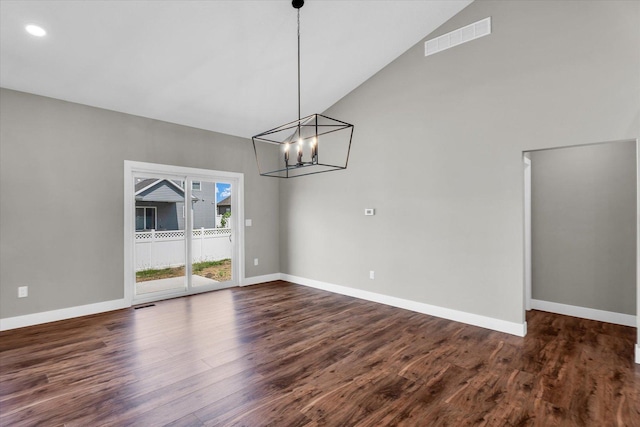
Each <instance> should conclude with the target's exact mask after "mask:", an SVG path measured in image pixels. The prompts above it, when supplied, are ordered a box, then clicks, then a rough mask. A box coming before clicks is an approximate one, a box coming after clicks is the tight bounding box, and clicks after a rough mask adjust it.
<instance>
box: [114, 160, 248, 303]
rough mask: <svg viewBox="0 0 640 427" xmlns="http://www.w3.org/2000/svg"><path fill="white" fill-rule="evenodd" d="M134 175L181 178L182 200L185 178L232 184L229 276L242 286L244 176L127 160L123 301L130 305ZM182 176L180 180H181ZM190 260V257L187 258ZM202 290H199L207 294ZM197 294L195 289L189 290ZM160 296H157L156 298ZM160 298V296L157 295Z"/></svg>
mask: <svg viewBox="0 0 640 427" xmlns="http://www.w3.org/2000/svg"><path fill="white" fill-rule="evenodd" d="M134 175H146V176H149V175H150V176H153V175H163V176H167V175H168V176H173V177H176V179H185V190H186V191H185V193H186V200H189V199H190V197H191V188H190V187H189V188H187V187H188V186H187V185H186V178H187V177H189V178H191V179H196V180H198V179H200V180H203V181H207V180H214V179H215V178H225V179H229V180H230V181H232V183H234V184H236V185H235V187H236V188H234V189H233V191H234V197H233V198H232V204H233V205H234V206H232V211H233V210H234V209H235V212H234V217H235V218H236V219H235V220H234V221H232V230H233V231H232V236H233V238H235V239H237V240H236V241H237V244H236V245H235V253H234V254H233V261H234V262H233V265H232V268H233V273H232V277H234V279H233V280H234V283H235V284H237V285H242V284H243V283H244V281H245V277H244V271H245V265H244V261H245V260H244V227H243V225H244V174H242V173H236V172H224V171H214V170H208V169H197V168H189V167H183V166H172V165H163V164H159V163H145V162H135V161H130V160H125V161H124V299H125V301H127V302H128V303H129V305H132V304H133V303H134V297H135V292H134V288H135V268H134V264H133V256H134V248H135V246H134V245H135V200H134ZM181 177H182V178H181ZM185 221H187V222H189V224H190V223H191V220H190V218H189V215H186V217H185ZM186 246H187V256H188V255H190V253H191V248H190V247H189V245H186ZM189 259H190V258H189ZM186 264H187V266H186V269H185V274H190V267H191V266H190V265H189V264H190V263H186ZM207 290H208V289H205V290H203V291H207ZM192 291H193V292H192V293H197V292H198V290H192ZM159 296H160V295H159ZM160 297H162V296H160ZM152 299H154V300H157V299H159V298H158V297H153V298H149V300H152ZM141 302H145V301H144V300H138V299H136V300H135V303H141Z"/></svg>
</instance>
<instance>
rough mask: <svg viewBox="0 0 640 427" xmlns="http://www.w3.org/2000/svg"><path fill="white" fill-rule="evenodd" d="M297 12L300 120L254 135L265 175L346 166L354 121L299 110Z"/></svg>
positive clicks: (298, 3) (299, 2) (296, 3)
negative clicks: (352, 122) (302, 113)
mask: <svg viewBox="0 0 640 427" xmlns="http://www.w3.org/2000/svg"><path fill="white" fill-rule="evenodd" d="M291 4H292V5H293V7H294V8H295V9H296V10H297V13H298V120H294V121H292V122H289V123H286V124H284V125H281V126H278V127H276V128H273V129H271V130H268V131H265V132H262V133H259V134H258V135H255V136H253V137H252V138H251V139H252V141H253V149H254V151H255V155H256V162H257V163H258V171H259V172H260V175H262V176H270V177H275V178H295V177H298V176H303V175H312V174H316V173H323V172H331V171H335V170H342V169H346V168H347V163H348V161H349V152H350V150H351V139H352V137H353V125H351V124H349V123H346V122H343V121H341V120H337V119H332V118H331V117H327V116H325V115H323V114H311V115H309V116H306V117H301V114H300V111H301V110H300V8H301V7H302V6H303V5H304V0H293V1H292V2H291Z"/></svg>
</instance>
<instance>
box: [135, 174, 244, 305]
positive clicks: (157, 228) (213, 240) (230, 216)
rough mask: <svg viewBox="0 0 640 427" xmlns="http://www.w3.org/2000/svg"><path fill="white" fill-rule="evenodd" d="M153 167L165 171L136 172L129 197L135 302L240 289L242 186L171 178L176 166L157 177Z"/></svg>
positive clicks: (208, 177) (200, 177)
mask: <svg viewBox="0 0 640 427" xmlns="http://www.w3.org/2000/svg"><path fill="white" fill-rule="evenodd" d="M130 163H134V162H130ZM145 165H146V164H145ZM152 166H157V167H160V166H163V165H151V166H149V168H145V167H140V170H136V169H135V168H132V171H131V175H130V179H129V180H128V181H129V184H130V188H128V191H126V193H128V194H127V195H126V196H127V197H128V198H129V202H128V204H127V205H128V208H127V210H126V211H125V216H126V215H127V212H129V215H131V217H132V218H131V220H130V221H127V220H126V218H125V223H128V224H129V232H130V233H127V234H128V235H129V237H127V238H131V240H132V241H133V242H132V246H133V247H132V248H131V250H129V252H130V255H131V258H132V260H131V263H129V265H131V270H133V271H131V273H130V274H131V276H133V277H134V279H133V280H132V283H133V286H132V302H133V303H135V304H139V303H143V302H148V301H153V300H159V299H164V298H172V297H176V296H182V295H189V294H193V293H198V292H204V291H209V290H215V289H222V288H226V287H230V286H237V285H238V284H239V277H238V276H239V274H238V272H239V271H240V269H239V265H238V258H239V256H238V255H239V253H240V250H239V247H238V245H239V244H240V241H239V239H238V234H239V233H238V231H239V224H238V222H239V219H240V215H238V214H239V211H240V210H239V201H238V197H237V194H236V193H237V191H236V189H237V188H238V187H239V186H241V185H240V184H241V180H239V179H238V178H235V177H233V176H232V177H229V176H224V175H222V176H217V175H216V173H215V172H214V171H202V170H195V172H196V173H183V174H180V173H170V172H171V171H172V169H171V168H172V167H170V166H163V167H162V168H159V169H160V170H157V171H153V167H152ZM145 169H150V170H145ZM175 169H176V172H190V170H186V168H175ZM168 172H169V173H168ZM226 175H232V174H228V173H227V174H226ZM237 175H239V174H237ZM125 252H127V250H126V249H125Z"/></svg>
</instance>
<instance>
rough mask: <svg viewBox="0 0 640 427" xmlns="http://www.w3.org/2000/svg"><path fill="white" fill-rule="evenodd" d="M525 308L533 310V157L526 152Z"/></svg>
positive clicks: (524, 159)
mask: <svg viewBox="0 0 640 427" xmlns="http://www.w3.org/2000/svg"><path fill="white" fill-rule="evenodd" d="M522 159H523V161H524V309H525V310H526V311H529V310H531V158H530V155H529V153H524V155H523V157H522Z"/></svg>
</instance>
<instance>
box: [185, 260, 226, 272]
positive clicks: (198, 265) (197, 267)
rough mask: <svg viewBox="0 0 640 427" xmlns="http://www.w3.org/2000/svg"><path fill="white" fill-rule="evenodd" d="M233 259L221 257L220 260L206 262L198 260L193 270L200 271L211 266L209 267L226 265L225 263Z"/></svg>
mask: <svg viewBox="0 0 640 427" xmlns="http://www.w3.org/2000/svg"><path fill="white" fill-rule="evenodd" d="M229 261H231V260H230V259H228V258H227V259H221V260H218V261H204V262H196V263H194V264H193V272H194V273H200V272H202V270H204V269H205V268H209V267H216V266H219V265H224V264H225V263H227V262H229Z"/></svg>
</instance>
